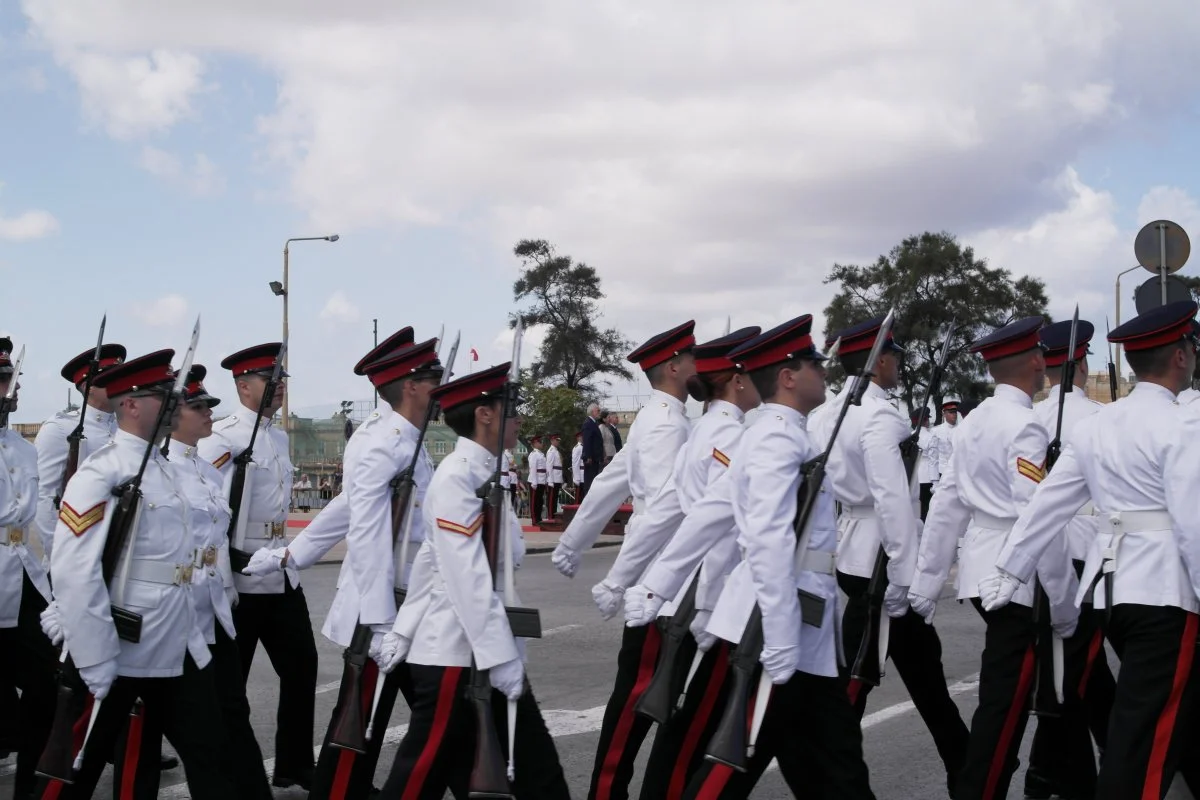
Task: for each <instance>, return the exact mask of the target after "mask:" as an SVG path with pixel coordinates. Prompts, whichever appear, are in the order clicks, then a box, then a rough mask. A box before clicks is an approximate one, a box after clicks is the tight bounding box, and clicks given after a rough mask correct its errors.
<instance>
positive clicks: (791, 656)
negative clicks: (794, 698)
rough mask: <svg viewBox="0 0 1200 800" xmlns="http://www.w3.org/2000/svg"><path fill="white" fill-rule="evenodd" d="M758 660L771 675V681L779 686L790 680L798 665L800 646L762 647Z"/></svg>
mask: <svg viewBox="0 0 1200 800" xmlns="http://www.w3.org/2000/svg"><path fill="white" fill-rule="evenodd" d="M758 660H759V663H761V664H762V666H763V669H765V670H766V671H767V674H768V675H770V676H771V683H773V684H775V685H776V686H779V685H780V684H783V683H787V682H788V681H790V680H791V679H792V676H793V675H795V674H796V670H797V669H798V668H799V667H800V647H799V646H798V645H789V646H787V647H764V648H763V649H762V653H761V654H760V655H759V656H758Z"/></svg>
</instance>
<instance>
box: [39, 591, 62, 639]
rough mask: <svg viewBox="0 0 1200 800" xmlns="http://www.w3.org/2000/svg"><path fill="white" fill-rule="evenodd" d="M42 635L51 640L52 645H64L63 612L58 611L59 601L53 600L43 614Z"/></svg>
mask: <svg viewBox="0 0 1200 800" xmlns="http://www.w3.org/2000/svg"><path fill="white" fill-rule="evenodd" d="M42 633H44V634H46V636H47V637H48V638H49V639H50V644H53V645H60V644H62V640H63V626H62V612H61V611H59V610H58V601H57V600H51V601H50V605H48V606H46V610H45V611H43V612H42Z"/></svg>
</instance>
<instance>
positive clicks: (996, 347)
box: [970, 317, 1046, 361]
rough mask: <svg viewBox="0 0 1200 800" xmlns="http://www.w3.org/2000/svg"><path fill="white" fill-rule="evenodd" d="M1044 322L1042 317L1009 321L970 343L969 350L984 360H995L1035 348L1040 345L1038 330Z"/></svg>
mask: <svg viewBox="0 0 1200 800" xmlns="http://www.w3.org/2000/svg"><path fill="white" fill-rule="evenodd" d="M1045 324H1046V320H1045V319H1043V318H1042V317H1025V319H1019V320H1017V321H1016V322H1010V323H1009V324H1008V325H1005V326H1004V327H1003V328H997V329H996V330H994V331H992V332H991V333H989V334H988V335H987V336H984V337H983V338H982V339H979V340H978V341H976V342H975V343H974V344H972V345H971V348H970V349H971V352H972V353H978V354H979V355H980V356H982V357H983V360H984V361H996V360H998V359H1001V358H1007V357H1008V356H1015V355H1017V354H1018V353H1025V352H1027V351H1029V350H1036V349H1037V348H1039V347H1041V346H1042V340H1041V338H1040V337H1039V336H1038V331H1039V330H1041V328H1042V326H1043V325H1045Z"/></svg>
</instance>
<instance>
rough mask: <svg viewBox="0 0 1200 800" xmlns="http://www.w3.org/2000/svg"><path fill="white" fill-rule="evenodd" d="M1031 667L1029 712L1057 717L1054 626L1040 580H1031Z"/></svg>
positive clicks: (1058, 714) (1059, 713)
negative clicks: (1032, 657) (1032, 666)
mask: <svg viewBox="0 0 1200 800" xmlns="http://www.w3.org/2000/svg"><path fill="white" fill-rule="evenodd" d="M1033 630H1034V635H1035V637H1036V638H1035V639H1034V643H1033V655H1034V669H1033V690H1032V691H1031V692H1030V693H1029V713H1031V714H1033V715H1034V716H1038V717H1061V716H1062V706H1061V705H1060V704H1059V702H1058V696H1057V695H1056V694H1055V690H1054V629H1053V628H1052V627H1051V626H1050V601H1049V600H1048V599H1047V598H1046V591H1045V590H1044V589H1043V588H1042V582H1041V581H1039V580H1037V579H1036V578H1035V579H1034V582H1033Z"/></svg>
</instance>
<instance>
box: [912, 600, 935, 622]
mask: <svg viewBox="0 0 1200 800" xmlns="http://www.w3.org/2000/svg"><path fill="white" fill-rule="evenodd" d="M908 605H909V607H910V608H912V610H913V611H915V612H917V614H918V615H920V616H922V617H924V618H925V624H926V625H932V624H933V613H934V612H935V611H937V600H930V599H929V598H928V597H922V596H921V595H919V594H913V593H912V592H909V593H908Z"/></svg>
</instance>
